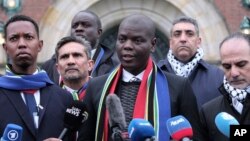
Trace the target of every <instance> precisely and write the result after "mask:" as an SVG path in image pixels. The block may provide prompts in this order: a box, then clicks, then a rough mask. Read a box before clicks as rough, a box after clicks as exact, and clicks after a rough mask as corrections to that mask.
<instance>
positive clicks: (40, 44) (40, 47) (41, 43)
mask: <svg viewBox="0 0 250 141" xmlns="http://www.w3.org/2000/svg"><path fill="white" fill-rule="evenodd" d="M42 48H43V40H40V41H39V47H38V51H39V52H40V51H41V50H42Z"/></svg>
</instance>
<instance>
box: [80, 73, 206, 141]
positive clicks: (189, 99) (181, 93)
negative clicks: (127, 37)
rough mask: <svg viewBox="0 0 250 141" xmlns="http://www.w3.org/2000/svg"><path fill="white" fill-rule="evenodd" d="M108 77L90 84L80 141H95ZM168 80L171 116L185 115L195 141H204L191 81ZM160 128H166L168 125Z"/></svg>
mask: <svg viewBox="0 0 250 141" xmlns="http://www.w3.org/2000/svg"><path fill="white" fill-rule="evenodd" d="M107 77H108V75H103V76H100V77H96V78H93V79H91V80H90V82H89V85H88V88H87V90H86V96H85V98H84V101H83V102H84V103H86V106H87V109H88V113H89V118H88V120H87V121H86V122H85V123H83V125H82V127H81V128H80V131H79V138H78V141H83V140H84V141H94V138H95V128H93V127H95V126H96V120H97V110H98V106H99V100H100V96H101V93H102V90H103V86H104V83H105V82H106V80H107ZM166 78H167V81H168V86H169V93H170V100H171V116H172V117H173V116H177V115H183V116H184V117H186V118H187V119H188V120H189V122H190V123H191V125H192V128H193V131H194V136H195V137H194V140H199V141H202V140H203V134H204V133H203V132H202V129H201V124H200V118H199V113H198V108H197V103H196V98H195V96H194V94H193V91H192V88H191V85H190V83H189V81H188V80H187V79H185V78H182V77H179V76H176V75H173V74H170V73H166ZM120 81H121V80H120ZM166 121H167V119H166ZM165 123H166V122H165ZM160 126H166V124H164V125H160Z"/></svg>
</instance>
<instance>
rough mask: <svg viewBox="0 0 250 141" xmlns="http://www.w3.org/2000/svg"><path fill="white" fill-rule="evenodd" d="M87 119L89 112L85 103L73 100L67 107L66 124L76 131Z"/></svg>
mask: <svg viewBox="0 0 250 141" xmlns="http://www.w3.org/2000/svg"><path fill="white" fill-rule="evenodd" d="M87 119H88V112H87V108H86V106H85V104H84V103H83V102H81V101H73V103H72V104H71V106H70V107H68V108H67V109H66V112H65V115H64V126H65V127H66V128H68V129H70V130H73V131H75V130H77V129H78V128H79V127H80V126H81V124H82V123H83V122H84V121H86V120H87Z"/></svg>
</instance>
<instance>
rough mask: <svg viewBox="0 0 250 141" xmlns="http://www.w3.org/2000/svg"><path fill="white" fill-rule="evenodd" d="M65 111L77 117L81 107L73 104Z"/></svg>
mask: <svg viewBox="0 0 250 141" xmlns="http://www.w3.org/2000/svg"><path fill="white" fill-rule="evenodd" d="M66 112H67V113H69V114H72V115H74V116H76V117H79V115H80V112H81V109H79V108H77V107H74V106H73V107H72V108H71V109H69V108H68V109H67V110H66Z"/></svg>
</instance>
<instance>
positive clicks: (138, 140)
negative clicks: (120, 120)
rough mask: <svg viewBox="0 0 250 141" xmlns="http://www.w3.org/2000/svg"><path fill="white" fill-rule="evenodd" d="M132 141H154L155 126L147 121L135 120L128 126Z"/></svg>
mask: <svg viewBox="0 0 250 141" xmlns="http://www.w3.org/2000/svg"><path fill="white" fill-rule="evenodd" d="M128 133H129V138H130V139H131V141H154V140H155V131H154V128H153V126H152V125H151V124H150V123H149V122H148V121H147V120H145V119H140V118H135V119H133V120H132V121H131V122H130V123H129V126H128Z"/></svg>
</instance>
